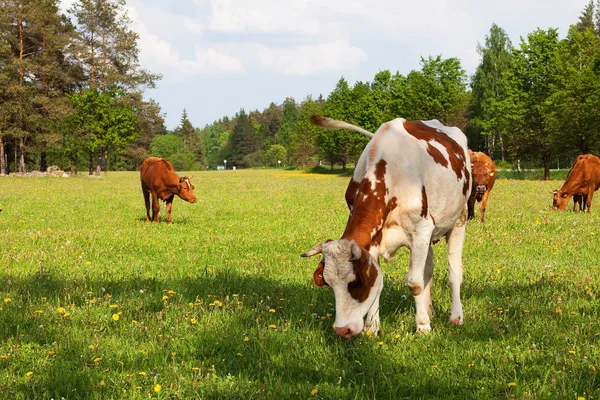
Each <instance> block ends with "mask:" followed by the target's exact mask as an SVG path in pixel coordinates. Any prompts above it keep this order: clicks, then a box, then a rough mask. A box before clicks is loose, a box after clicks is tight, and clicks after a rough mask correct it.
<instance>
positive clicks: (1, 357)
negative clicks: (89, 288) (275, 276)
mask: <svg viewBox="0 0 600 400" xmlns="http://www.w3.org/2000/svg"><path fill="white" fill-rule="evenodd" d="M7 358H8V356H7V355H6V354H2V355H1V356H0V359H2V360H6V359H7ZM590 367H593V365H590Z"/></svg>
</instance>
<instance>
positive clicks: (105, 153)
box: [102, 150, 108, 176]
mask: <svg viewBox="0 0 600 400" xmlns="http://www.w3.org/2000/svg"><path fill="white" fill-rule="evenodd" d="M102 153H103V156H104V175H105V176H106V175H107V174H108V150H104V151H103V152H102Z"/></svg>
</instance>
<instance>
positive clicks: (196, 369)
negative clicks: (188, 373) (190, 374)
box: [192, 367, 200, 372]
mask: <svg viewBox="0 0 600 400" xmlns="http://www.w3.org/2000/svg"><path fill="white" fill-rule="evenodd" d="M192 371H194V372H198V371H200V368H198V367H193V368H192Z"/></svg>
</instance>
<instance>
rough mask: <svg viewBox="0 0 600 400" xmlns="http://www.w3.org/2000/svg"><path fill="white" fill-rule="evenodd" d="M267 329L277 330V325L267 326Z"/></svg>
mask: <svg viewBox="0 0 600 400" xmlns="http://www.w3.org/2000/svg"><path fill="white" fill-rule="evenodd" d="M269 328H271V329H275V328H277V325H269Z"/></svg>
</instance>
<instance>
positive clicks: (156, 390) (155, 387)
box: [154, 383, 160, 393]
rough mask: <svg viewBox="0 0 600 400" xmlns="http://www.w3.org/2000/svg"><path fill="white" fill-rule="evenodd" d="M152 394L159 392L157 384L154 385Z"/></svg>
mask: <svg viewBox="0 0 600 400" xmlns="http://www.w3.org/2000/svg"><path fill="white" fill-rule="evenodd" d="M154 392H156V393H158V392H160V385H159V384H158V383H157V384H156V385H154Z"/></svg>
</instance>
